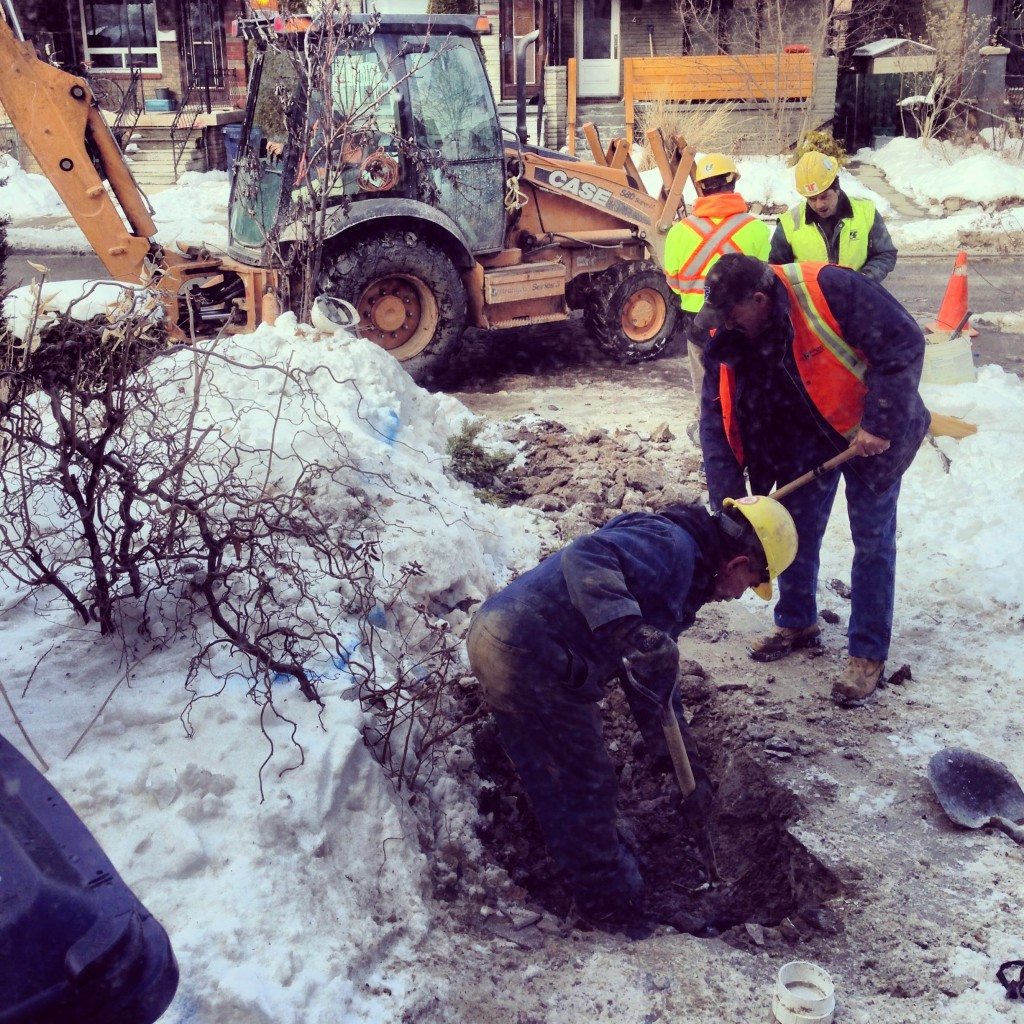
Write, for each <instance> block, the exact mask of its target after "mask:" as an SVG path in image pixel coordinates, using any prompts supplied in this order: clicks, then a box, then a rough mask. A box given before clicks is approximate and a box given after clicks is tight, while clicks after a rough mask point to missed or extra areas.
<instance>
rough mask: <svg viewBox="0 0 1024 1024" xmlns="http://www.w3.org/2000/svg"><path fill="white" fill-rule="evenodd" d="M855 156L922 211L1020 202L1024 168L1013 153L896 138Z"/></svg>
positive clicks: (1022, 193) (1023, 199)
mask: <svg viewBox="0 0 1024 1024" xmlns="http://www.w3.org/2000/svg"><path fill="white" fill-rule="evenodd" d="M857 156H858V158H859V159H861V160H863V161H864V162H865V163H873V164H874V165H875V166H876V167H878V168H879V169H880V170H881V171H882V172H883V173H884V174H885V176H886V178H887V179H888V181H889V184H890V185H892V187H893V188H895V189H896V190H897V191H899V192H902V193H903V194H904V195H907V196H910V197H911V198H912V199H914V200H916V201H917V202H918V203H921V204H922V205H924V206H926V207H932V208H937V207H939V206H941V204H942V202H943V200H946V199H952V198H957V199H962V200H964V201H965V202H968V203H977V204H979V205H994V204H996V203H1000V202H1016V203H1017V204H1018V205H1019V204H1020V203H1021V202H1024V166H1022V165H1021V163H1020V161H1019V160H1018V159H1013V158H1012V154H1009V155H1007V156H1004V155H1003V154H1000V153H997V152H994V151H992V150H987V149H983V148H982V147H981V146H969V147H965V146H959V145H956V144H955V143H952V142H940V141H937V140H932V141H929V142H925V141H923V140H921V139H904V138H896V139H893V140H892V142H889V143H887V144H886V145H885V146H883V147H882V148H881V149H877V150H861V151H860V152H859V153H858V154H857Z"/></svg>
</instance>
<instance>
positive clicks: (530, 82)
mask: <svg viewBox="0 0 1024 1024" xmlns="http://www.w3.org/2000/svg"><path fill="white" fill-rule="evenodd" d="M542 17H543V15H542V12H541V5H540V3H539V0H512V2H511V3H503V4H502V5H501V13H500V18H501V21H500V26H499V27H500V30H501V98H502V99H503V100H514V99H515V98H516V56H515V54H516V44H517V43H518V42H519V40H520V39H522V37H523V36H526V35H529V34H530V33H531V32H532V31H533V30H534V29H537V28H539V29H543V25H542V24H541V19H542ZM538 43H539V40H538ZM541 74H542V66H541V50H540V46H539V45H538V44H537V43H534V44H533V46H531V47H530V49H528V50H527V51H526V95H527V97H532V96H536V95H537V92H538V89H539V86H540V77H541Z"/></svg>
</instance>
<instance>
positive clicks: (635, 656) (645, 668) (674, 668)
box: [622, 623, 679, 704]
mask: <svg viewBox="0 0 1024 1024" xmlns="http://www.w3.org/2000/svg"><path fill="white" fill-rule="evenodd" d="M622 658H623V660H624V661H625V663H626V666H627V667H628V668H629V671H630V672H631V673H632V675H633V678H634V679H635V680H636V682H637V683H639V684H640V685H641V686H642V687H644V689H646V690H649V691H651V693H653V694H654V695H655V697H656V698H657V700H658V703H659V704H667V703H668V701H669V698H670V697H671V696H672V690H673V689H674V688H675V685H676V679H677V677H678V675H679V648H678V647H677V646H676V642H675V641H674V640H673V639H672V638H671V637H670V636H669V635H668V634H667V633H663V632H662V631H661V630H660V629H657V628H655V627H654V626H648V625H646V624H644V623H640V624H639V625H638V626H635V627H634V628H633V629H632V630H631V631H630V632H629V633H628V634H627V635H626V636H625V637H624V640H623V645H622Z"/></svg>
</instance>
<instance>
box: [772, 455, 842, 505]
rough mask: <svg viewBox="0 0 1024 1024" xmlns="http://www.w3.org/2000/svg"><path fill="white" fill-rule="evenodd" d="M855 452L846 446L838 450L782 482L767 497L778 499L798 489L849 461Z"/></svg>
mask: <svg viewBox="0 0 1024 1024" xmlns="http://www.w3.org/2000/svg"><path fill="white" fill-rule="evenodd" d="M856 454H857V452H856V450H855V449H854V448H847V449H846V451H845V452H840V453H839V454H838V455H836V456H835V457H833V458H831V459H829V460H828V462H823V463H822V464H821V465H820V466H815V467H814V469H809V470H808V471H807V472H806V473H804V474H803V475H802V476H798V477H797V478H796V479H795V480H791V481H790V482H789V483H788V484H783V485H782V486H781V487H778V488H776V489H775V490H774V491H772V493H771V494H769V495H768V497H769V498H774V499H775V500H776V501H779V500H780V499H782V498H785V497H786V495H788V494H792V493H793V492H794V491H796V490H799V488H801V487H803V485H804V484H809V483H810V482H811V481H812V480H816V479H817V478H818V477H819V476H822V475H823V474H824V473H827V472H829V470H832V469H835V468H836V466H841V465H842V464H843V463H844V462H849V460H850V459H852V458H853V457H854V456H855V455H856Z"/></svg>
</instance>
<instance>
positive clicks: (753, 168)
mask: <svg viewBox="0 0 1024 1024" xmlns="http://www.w3.org/2000/svg"><path fill="white" fill-rule="evenodd" d="M736 168H737V170H738V171H739V174H740V181H739V185H738V186H737V191H738V192H740V193H741V194H742V196H743V198H744V199H746V201H747V202H748V203H750V204H757V205H759V206H760V207H761V208H762V209H763V210H765V211H766V212H776V213H781V212H782V211H783V210H788V209H789V208H790V207H791V206H794V205H796V204H797V203H799V202H802V201H803V197H802V196H801V195H800V193H799V192H797V190H796V186H795V184H794V177H793V168H792V167H791V166H790V165H789V158H788V157H782V156H741V157H737V158H736ZM641 177H642V178H643V181H644V185H645V186H646V188H647V191H648V192H649V193H650V194H651V195H657V194H658V190H659V189H660V188H661V172H660V171H659V170H658V169H657V168H656V167H655V168H653V169H651V170H648V171H644V172H643V173H642V175H641ZM839 181H840V184H841V185H842V187H843V190H844V191H845V192H846V193H847V195H850V196H854V197H855V198H857V199H870V200H871V201H872V202H873V203H874V204H875V207H876V208H877V209H878V210H879V211H880V212H881V214H882V215H883V216H886V217H887V216H890V215H893V214H894V213H895V211H894V210H893V208H892V205H891V204H890V203H889V201H888V200H887V199H885V198H884V197H883V196H880V195H879V194H878V193H877V192H874V191H872V190H871V189H870V188H868V187H867V186H866V185H862V184H861V183H860V182H859V181H858V180H857V179H856V178H855V177H854V176H853V175H852V174H850V173H849V171H840V173H839ZM683 198H684V199H685V200H686V203H687V205H688V206H692V205H693V201H694V199H696V198H697V194H696V192H695V191H694V188H693V183H692V182H691V181H689V180H688V181H687V182H686V187H685V188H684V189H683Z"/></svg>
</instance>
